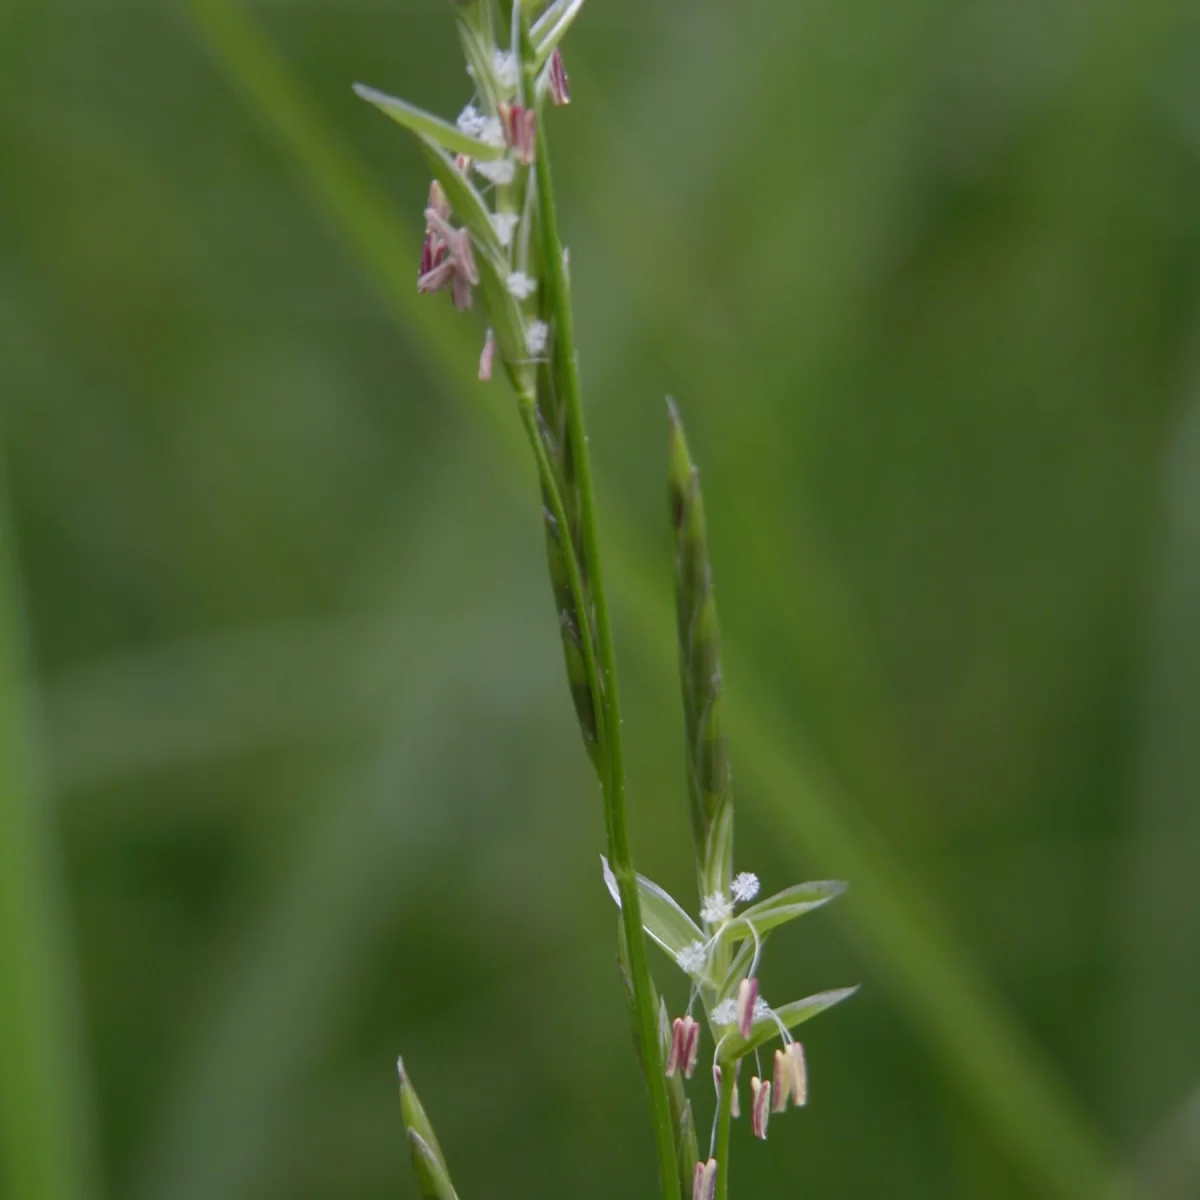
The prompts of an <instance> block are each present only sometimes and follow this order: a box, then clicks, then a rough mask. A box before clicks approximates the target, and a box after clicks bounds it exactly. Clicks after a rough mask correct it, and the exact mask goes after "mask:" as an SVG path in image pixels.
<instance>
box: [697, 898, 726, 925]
mask: <svg viewBox="0 0 1200 1200" xmlns="http://www.w3.org/2000/svg"><path fill="white" fill-rule="evenodd" d="M731 916H733V905H732V903H730V900H729V897H728V896H726V895H725V893H724V892H713V894H712V895H711V896H705V897H704V903H703V904H701V905H700V919H701V920H702V921H703V922H704V923H705V924H706V925H720V924H721V923H722V922H723V921H728V920H729V918H730V917H731Z"/></svg>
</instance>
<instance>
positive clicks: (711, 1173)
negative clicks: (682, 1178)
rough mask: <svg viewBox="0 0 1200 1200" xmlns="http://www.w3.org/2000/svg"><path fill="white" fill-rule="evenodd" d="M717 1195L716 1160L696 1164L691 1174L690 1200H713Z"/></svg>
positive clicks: (711, 1159)
mask: <svg viewBox="0 0 1200 1200" xmlns="http://www.w3.org/2000/svg"><path fill="white" fill-rule="evenodd" d="M716 1194H717V1160H716V1159H715V1158H710V1159H709V1160H708V1162H706V1163H704V1162H698V1163H697V1164H696V1169H695V1171H693V1173H692V1200H713V1197H715V1196H716Z"/></svg>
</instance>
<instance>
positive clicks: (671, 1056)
mask: <svg viewBox="0 0 1200 1200" xmlns="http://www.w3.org/2000/svg"><path fill="white" fill-rule="evenodd" d="M699 1050H700V1024H699V1022H698V1021H695V1020H693V1018H692V1017H690V1016H687V1017H676V1018H675V1023H674V1025H673V1026H672V1027H671V1049H670V1051H669V1052H668V1054H667V1076H668V1077H670V1076H672V1075H674V1074H675V1073H676V1072H677V1071H682V1072H683V1074H684V1076H685V1077H686V1078H687V1079H691V1077H692V1072H693V1071H694V1070H695V1069H696V1056H697V1054H698V1053H699Z"/></svg>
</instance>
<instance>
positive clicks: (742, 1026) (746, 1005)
mask: <svg viewBox="0 0 1200 1200" xmlns="http://www.w3.org/2000/svg"><path fill="white" fill-rule="evenodd" d="M757 999H758V977H757V976H755V978H753V979H743V980H742V982H741V983H739V984H738V994H737V1028H738V1033H740V1034H741V1035H742V1037H743V1038H748V1037H749V1036H750V1030H751V1029H752V1028H753V1026H754V1002H755V1000H757Z"/></svg>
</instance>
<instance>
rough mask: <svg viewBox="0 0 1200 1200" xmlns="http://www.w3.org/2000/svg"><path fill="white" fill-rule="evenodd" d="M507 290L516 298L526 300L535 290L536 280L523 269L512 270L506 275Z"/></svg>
mask: <svg viewBox="0 0 1200 1200" xmlns="http://www.w3.org/2000/svg"><path fill="white" fill-rule="evenodd" d="M508 290H509V292H510V293H511V294H512V295H514V296H516V298H517V299H518V300H528V299H529V297H530V296H532V295H533V293H534V292H536V291H537V280H536V279H533V278H532V277H531V276H529V275H526V274H525V272H524V271H514V272H513V273H512V274H511V275H510V276H509V277H508Z"/></svg>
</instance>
